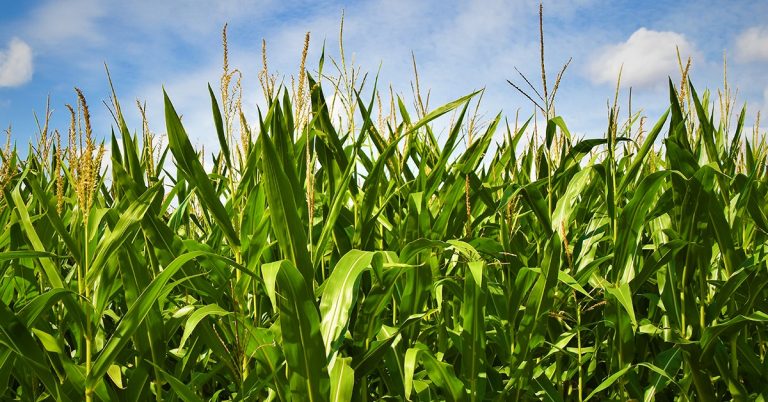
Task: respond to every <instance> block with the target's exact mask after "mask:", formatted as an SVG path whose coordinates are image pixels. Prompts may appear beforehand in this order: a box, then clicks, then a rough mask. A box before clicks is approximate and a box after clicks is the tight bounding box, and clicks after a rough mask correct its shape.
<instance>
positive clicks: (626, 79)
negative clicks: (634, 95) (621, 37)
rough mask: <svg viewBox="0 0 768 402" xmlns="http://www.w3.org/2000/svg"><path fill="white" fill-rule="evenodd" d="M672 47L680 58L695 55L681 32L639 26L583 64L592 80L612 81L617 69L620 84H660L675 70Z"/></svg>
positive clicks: (676, 68) (697, 54)
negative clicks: (627, 37)
mask: <svg viewBox="0 0 768 402" xmlns="http://www.w3.org/2000/svg"><path fill="white" fill-rule="evenodd" d="M676 47H677V48H679V49H680V56H681V57H682V58H683V61H685V59H687V58H688V56H692V57H693V58H694V59H697V58H698V56H699V53H698V51H697V50H696V49H695V47H694V45H693V43H691V42H690V41H688V39H686V37H685V36H684V35H682V34H679V33H677V32H670V31H653V30H650V29H646V28H640V29H638V30H637V31H635V32H634V33H633V34H632V35H631V36H630V37H629V39H627V40H626V41H625V42H621V43H617V44H614V45H610V46H607V47H605V48H603V49H602V50H601V51H600V52H598V54H597V56H596V57H595V58H594V59H593V60H592V62H591V63H589V65H588V67H587V72H588V74H589V79H590V80H591V81H592V82H594V83H615V82H616V79H617V78H618V76H619V70H621V71H622V72H621V83H622V85H624V86H634V87H643V86H657V85H663V84H665V82H666V80H665V79H666V78H667V77H668V76H675V75H677V74H679V71H680V69H679V66H678V61H677V50H676ZM622 65H623V69H622Z"/></svg>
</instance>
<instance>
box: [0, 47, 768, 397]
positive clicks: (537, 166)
mask: <svg viewBox="0 0 768 402" xmlns="http://www.w3.org/2000/svg"><path fill="white" fill-rule="evenodd" d="M225 68H226V67H225ZM321 69H322V62H321ZM233 76H234V74H232V73H226V72H225V80H223V82H222V94H221V95H220V96H219V97H218V100H217V96H216V95H215V94H214V92H213V91H210V98H211V103H212V112H213V120H214V121H215V126H216V129H217V135H218V138H219V143H220V148H221V151H220V152H217V153H215V154H214V155H213V159H212V161H205V160H204V157H205V155H203V154H202V153H199V152H198V151H197V150H196V149H195V148H194V147H193V145H192V143H191V142H190V140H189V138H188V136H187V134H186V133H185V130H184V128H183V125H182V121H181V119H180V117H179V115H178V114H177V112H176V110H175V109H174V107H173V105H172V103H171V100H170V99H169V98H168V97H166V98H165V118H166V122H165V124H166V129H167V130H166V131H167V147H165V146H163V145H162V144H161V143H159V142H158V139H157V138H155V137H153V135H152V134H151V133H149V132H148V129H147V126H146V125H145V127H144V129H141V132H142V136H141V138H139V136H138V135H136V134H132V132H131V131H130V129H129V127H127V125H126V123H125V120H124V117H123V113H122V111H121V109H120V106H119V105H118V103H117V98H116V97H114V99H113V107H112V109H114V113H115V120H116V131H117V132H116V133H114V134H113V135H112V137H111V145H110V146H109V147H108V150H107V151H104V149H105V148H103V147H100V146H99V144H98V143H97V141H96V140H95V139H94V137H93V134H92V128H91V126H90V118H89V114H88V108H87V105H86V103H85V98H84V97H83V96H82V94H80V93H78V95H79V97H78V102H77V104H78V107H75V108H71V109H70V110H71V111H72V125H71V127H70V130H69V144H64V145H62V144H61V140H60V136H58V135H52V134H49V133H48V128H47V127H45V128H44V129H43V131H42V132H41V134H42V138H41V140H40V141H39V144H38V145H37V146H35V147H30V151H29V152H28V153H27V156H25V157H20V156H19V153H17V152H16V151H15V150H13V149H11V148H9V147H7V148H6V152H4V153H3V165H2V166H3V168H2V172H1V173H2V177H1V178H2V196H1V197H0V227H2V231H1V232H0V397H1V398H2V399H4V400H9V399H17V400H25V401H35V400H61V401H67V400H70V401H77V400H82V399H84V398H87V399H97V400H125V401H146V400H151V399H156V400H167V401H174V400H186V401H200V400H214V401H215V400H266V399H272V400H291V399H292V400H296V401H324V400H329V399H330V400H334V401H337V400H338V401H341V400H347V401H349V400H354V401H377V400H433V399H437V400H449V401H454V400H471V401H474V400H538V399H548V400H587V399H620V400H627V399H644V400H649V399H654V398H658V399H660V400H673V399H674V400H722V399H728V398H734V399H747V398H752V397H758V396H759V397H762V396H761V395H764V394H765V393H766V392H768V383H766V381H765V379H766V378H767V377H768V366H767V365H768V361H766V346H768V343H767V342H766V336H767V335H768V333H766V329H768V328H767V326H766V323H767V322H768V314H766V311H767V309H768V302H767V300H766V299H767V296H768V290H767V289H766V284H768V271H767V269H768V264H767V263H766V258H768V247H766V245H767V243H766V239H768V237H767V235H768V219H767V218H766V214H768V203H767V202H766V191H768V178H767V176H766V164H765V163H766V154H767V151H768V148H767V147H766V143H765V141H764V139H763V137H760V136H757V135H756V136H754V138H753V139H751V140H747V139H746V138H747V137H749V136H748V135H747V134H748V133H746V132H745V131H746V130H747V129H746V128H745V127H744V113H743V112H742V113H741V115H740V116H738V117H737V119H736V122H735V124H731V123H729V122H728V118H729V116H730V112H729V110H728V108H727V107H726V108H725V110H724V111H725V113H723V108H720V110H719V112H718V116H722V118H721V119H719V120H720V122H718V121H716V120H715V117H714V116H715V111H714V109H715V108H714V107H713V106H712V102H711V101H710V100H709V96H708V95H706V94H705V95H704V96H702V97H699V96H698V94H697V93H696V92H695V91H694V89H693V87H692V86H690V85H687V84H685V85H684V86H683V87H682V88H683V89H685V91H684V92H685V93H682V94H681V93H679V92H680V91H678V90H676V88H675V87H674V86H673V85H672V83H670V98H669V102H670V107H669V109H668V111H667V112H666V113H664V115H663V116H661V117H660V118H658V122H657V123H656V124H655V125H654V126H653V128H652V129H651V130H649V131H647V132H645V130H644V129H643V128H642V123H640V122H639V120H640V119H639V115H637V114H635V115H632V116H631V117H630V119H629V120H628V121H627V122H626V123H623V122H620V121H619V119H618V118H617V116H618V115H619V113H618V108H617V107H614V108H613V109H612V112H611V113H610V118H609V123H608V129H607V130H606V134H605V136H604V137H602V138H597V139H582V140H579V139H577V138H574V137H572V136H571V134H570V133H569V131H568V129H567V127H566V124H565V123H564V120H563V119H561V118H560V117H555V116H553V115H551V114H550V113H547V119H546V129H545V130H542V132H543V133H544V134H545V135H543V136H541V137H539V136H538V135H536V133H535V132H533V130H532V129H533V126H534V123H533V119H531V120H529V121H528V122H527V123H525V124H520V125H519V126H518V125H517V123H515V124H509V123H508V122H506V121H505V120H503V119H502V117H501V116H496V117H495V118H493V119H492V120H491V121H489V122H487V123H486V124H481V122H480V121H479V120H478V119H476V118H475V117H473V116H472V113H471V110H472V109H471V108H470V106H471V104H472V103H473V102H475V101H476V100H477V94H472V95H470V96H467V97H464V98H461V99H458V100H457V101H455V102H452V103H450V104H447V105H445V106H443V107H440V108H437V109H434V110H432V111H428V110H427V109H426V108H425V107H423V106H421V107H419V105H420V102H417V108H416V113H412V114H413V115H411V114H409V112H408V108H407V107H406V105H405V104H404V103H403V101H402V100H401V99H400V98H398V97H395V98H394V99H392V103H393V106H394V105H396V106H395V107H393V108H392V114H391V115H390V116H384V117H382V115H381V111H379V114H378V116H377V114H376V113H373V112H372V110H373V109H375V108H376V107H375V104H376V102H375V100H376V95H373V96H370V97H368V96H365V97H364V96H362V95H359V93H361V92H358V91H360V88H354V87H353V91H348V93H347V94H346V95H347V96H346V97H344V98H343V99H345V100H346V102H345V103H344V106H345V108H344V110H346V111H348V112H349V114H348V115H347V116H346V119H344V118H341V119H338V118H337V117H338V116H337V115H336V114H335V113H331V112H329V110H334V109H335V108H332V107H329V103H330V102H329V103H326V100H327V99H328V98H327V97H326V95H324V93H323V86H322V85H319V84H318V83H317V82H316V81H315V80H314V79H313V76H310V75H306V76H303V74H300V76H299V77H300V78H299V88H300V89H299V90H298V91H294V92H295V93H298V94H299V95H297V96H291V95H290V93H291V91H289V90H287V89H281V88H279V87H278V88H275V87H274V81H271V84H270V78H269V77H266V78H265V80H264V81H263V82H265V83H266V85H265V89H266V90H265V92H266V93H267V95H268V97H267V99H268V109H265V110H262V111H261V113H260V114H259V117H258V121H256V122H255V124H248V123H247V122H246V121H245V118H244V117H243V115H242V113H241V112H240V109H241V107H240V106H239V102H238V101H237V100H236V99H237V97H236V96H233V95H232V94H233V93H237V91H234V92H233V91H232V88H233V86H232V85H230V84H231V82H230V79H231V78H232V77H233ZM317 76H319V75H315V77H317ZM227 77H228V78H229V79H227ZM339 82H341V80H339ZM684 82H685V80H684ZM305 83H306V84H305ZM303 85H307V89H306V93H307V94H308V96H303V93H304V92H303V91H304V89H303V88H302V86H303ZM235 88H239V86H235ZM334 92H337V93H338V92H339V91H338V88H336V91H334ZM366 93H372V94H376V93H377V91H376V90H375V89H373V90H368V91H367V92H366ZM335 96H336V95H334V97H335ZM339 96H344V93H343V91H341V95H339ZM380 102H381V101H380V100H379V110H381V106H380ZM220 105H221V106H220ZM142 111H143V109H142ZM342 115H343V114H342ZM451 115H452V116H453V117H452V119H451V121H450V123H447V122H446V120H447V117H449V116H451ZM441 116H444V117H442V118H441V119H439V120H436V119H438V118H440V117H441ZM436 122H440V123H439V124H438V123H436ZM437 126H441V127H447V128H446V129H445V131H444V132H443V135H442V136H439V135H436V134H435V132H434V131H433V128H435V127H437ZM237 127H239V128H240V135H239V136H237V135H235V133H234V132H235V131H236V128H237ZM749 134H751V133H749ZM236 137H239V138H236ZM57 139H58V140H57ZM464 139H466V141H464ZM102 155H103V157H104V158H108V159H110V163H109V164H106V165H104V166H106V167H102V164H101V158H102Z"/></svg>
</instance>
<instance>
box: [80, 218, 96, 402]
mask: <svg viewBox="0 0 768 402" xmlns="http://www.w3.org/2000/svg"><path fill="white" fill-rule="evenodd" d="M83 214H84V216H85V214H86V212H85V211H83ZM84 223H85V225H84V227H85V254H84V255H83V265H84V266H83V275H82V277H81V278H80V279H81V281H82V283H81V289H82V291H81V294H83V295H84V297H85V303H86V304H90V303H91V301H90V300H91V299H90V291H89V289H88V284H87V283H86V282H85V278H87V277H88V265H89V264H88V261H89V258H88V256H89V248H90V247H88V243H89V241H88V240H89V238H90V237H89V232H90V231H89V230H88V219H87V218H85V220H84ZM91 309H92V306H86V309H85V378H89V377H90V375H91V366H92V361H91V360H92V356H91V355H92V353H93V351H92V349H91V348H92V345H91V342H92V339H93V333H92V328H91V319H92V317H91ZM85 401H86V402H91V401H93V389H92V388H91V387H89V386H87V385H86V387H85Z"/></svg>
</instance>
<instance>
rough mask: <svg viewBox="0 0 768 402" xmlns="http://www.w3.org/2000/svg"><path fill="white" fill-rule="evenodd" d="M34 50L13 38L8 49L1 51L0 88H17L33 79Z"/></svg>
mask: <svg viewBox="0 0 768 402" xmlns="http://www.w3.org/2000/svg"><path fill="white" fill-rule="evenodd" d="M33 70H34V67H33V65H32V48H31V47H29V45H27V44H26V43H25V42H24V41H22V40H21V39H18V38H13V39H11V41H10V42H9V43H8V48H7V49H4V50H0V87H17V86H19V85H23V84H25V83H27V82H29V80H30V79H32V72H33Z"/></svg>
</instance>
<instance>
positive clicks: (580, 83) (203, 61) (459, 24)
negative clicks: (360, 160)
mask: <svg viewBox="0 0 768 402" xmlns="http://www.w3.org/2000/svg"><path fill="white" fill-rule="evenodd" d="M2 7H3V12H2V14H0V127H7V125H8V124H12V125H13V133H14V140H15V141H16V142H17V143H18V145H19V147H20V148H24V147H25V146H26V142H27V141H28V140H29V139H30V138H33V137H34V135H35V131H36V126H35V123H34V118H33V111H36V112H37V114H38V116H41V117H42V115H43V114H44V112H45V100H46V97H47V96H48V95H49V94H50V96H51V105H52V109H53V127H55V128H59V129H60V130H61V131H66V128H67V122H68V117H67V112H66V109H65V108H64V105H65V104H66V103H72V104H74V103H75V93H74V91H73V87H74V86H77V87H80V88H81V89H83V91H84V93H85V95H86V97H87V98H88V101H89V104H90V105H91V113H92V114H93V116H94V119H95V122H94V123H95V124H94V126H95V131H96V134H98V135H102V136H106V135H108V134H109V133H110V127H111V118H110V117H109V114H108V112H107V110H106V108H105V107H104V106H103V104H102V101H103V100H108V99H109V88H108V85H107V80H106V75H105V73H104V67H103V63H104V62H106V63H108V64H109V67H110V70H111V73H112V78H113V80H114V82H115V85H116V87H117V91H118V95H119V98H120V100H121V103H122V104H123V109H124V112H125V113H126V115H127V117H128V118H129V124H130V125H131V127H133V128H135V129H137V130H138V129H140V125H139V124H138V121H139V120H138V119H139V117H138V116H139V113H138V111H137V110H136V108H135V107H132V106H133V105H134V104H135V100H136V99H139V100H141V101H146V102H147V104H148V114H149V118H150V127H151V129H152V130H153V131H156V132H159V133H162V132H163V131H164V120H163V118H162V87H163V86H165V88H166V90H167V91H168V93H169V95H170V96H171V99H172V100H173V101H174V104H175V105H176V108H177V109H178V110H179V112H180V113H182V114H183V115H184V116H185V118H184V121H185V126H186V127H187V131H189V132H190V134H191V135H192V136H193V138H195V141H197V143H198V144H202V145H206V144H211V145H212V146H213V144H215V143H216V140H215V135H214V133H213V130H212V121H211V114H210V104H209V101H208V95H207V89H206V85H207V83H208V82H210V83H211V84H213V85H214V86H215V85H217V83H218V80H219V76H220V73H221V37H220V35H221V28H222V26H223V24H224V23H225V22H228V23H229V45H230V46H229V48H230V64H231V65H232V66H234V67H237V68H239V69H240V70H242V71H243V74H244V77H243V86H244V92H245V104H246V108H247V111H246V113H247V114H248V115H250V116H255V115H256V113H257V112H256V106H257V105H258V104H259V102H260V101H259V99H261V96H262V95H261V90H260V86H259V83H258V78H257V77H258V71H259V70H260V68H261V55H260V53H261V40H262V39H265V40H266V41H267V46H268V54H269V61H270V69H271V70H272V71H278V72H279V73H280V74H281V75H283V76H285V77H286V80H287V81H288V82H290V78H288V77H290V75H292V74H293V75H295V74H296V72H297V69H298V62H299V57H300V53H301V47H302V42H303V37H304V33H305V32H307V31H310V32H311V35H312V41H311V45H310V54H309V62H308V66H309V67H310V70H315V69H316V66H317V60H318V57H319V54H320V50H321V48H322V43H323V41H325V42H326V52H327V54H328V55H329V56H333V57H337V54H338V28H339V19H340V15H341V12H342V10H344V12H345V32H344V38H345V40H344V47H345V50H346V53H347V57H348V58H349V59H352V58H354V60H355V63H356V64H357V65H358V66H360V67H361V68H362V70H363V71H367V72H371V73H374V74H375V73H376V72H377V71H379V67H380V68H381V70H380V82H382V83H384V84H390V83H391V84H392V85H393V87H394V90H395V91H396V92H399V93H402V94H403V95H404V97H405V98H406V99H409V98H410V94H411V89H410V82H411V81H412V79H413V72H412V65H411V52H413V54H415V57H416V60H417V62H418V65H419V73H420V81H421V85H422V87H424V88H430V89H431V101H430V105H431V106H433V107H434V106H438V105H439V104H442V103H445V102H448V101H450V100H452V99H455V98H457V97H459V96H462V95H465V94H467V93H469V92H471V91H472V90H474V89H479V88H483V87H484V88H486V94H485V97H484V102H483V107H482V110H483V111H484V112H485V113H486V117H488V118H490V117H492V116H493V115H495V114H496V113H497V112H498V111H503V112H504V114H505V115H507V116H510V117H511V118H513V117H514V113H515V111H516V110H517V109H518V108H519V109H520V110H521V114H522V115H530V114H531V113H532V107H531V105H530V103H529V102H528V101H527V100H526V99H525V98H524V97H522V96H521V95H519V94H518V93H517V92H516V91H515V90H514V89H513V88H511V87H510V86H509V85H508V84H507V83H506V80H507V79H511V80H513V81H515V82H518V83H520V82H521V80H520V79H519V77H518V76H517V75H516V73H515V71H514V67H517V68H518V69H520V70H521V71H522V72H523V73H525V74H526V75H528V76H529V77H530V78H531V79H532V80H534V82H538V79H537V78H538V77H539V70H538V69H539V61H538V25H537V24H538V17H537V10H538V2H536V1H521V0H512V1H494V0H488V1H459V0H447V1H445V0H444V1H431V0H430V1H386V0H366V1H355V2H353V1H328V0H321V1H270V0H265V1H246V0H233V1H224V0H222V1H202V0H187V1H182V0H165V1H158V0H154V1H145V0H136V1H116V0H41V1H8V0H4V1H3V2H2ZM544 7H545V21H544V25H545V36H546V56H547V67H548V69H549V71H548V72H549V73H550V75H551V76H552V78H550V79H551V80H553V78H554V75H555V73H556V72H557V70H558V69H559V67H560V66H562V64H563V63H564V62H565V61H566V60H567V59H568V58H569V57H573V62H572V63H571V65H570V67H569V69H568V71H567V73H566V75H565V78H564V80H563V82H562V84H561V87H560V91H559V92H558V100H557V112H558V114H560V115H562V116H564V117H565V120H566V122H567V123H568V124H569V127H570V128H571V131H573V132H576V133H579V134H581V135H585V136H588V137H595V136H600V135H602V133H603V130H604V128H605V126H606V120H607V113H606V110H607V106H606V102H607V101H608V99H609V98H611V99H612V97H613V90H614V86H615V79H616V75H617V72H618V69H619V66H621V65H622V64H623V65H624V72H623V79H622V81H623V84H624V85H623V88H624V90H623V92H622V96H623V98H622V99H623V100H622V102H626V93H627V91H626V89H627V88H628V87H629V86H632V87H633V109H635V110H638V109H641V108H642V109H643V110H644V111H645V113H646V114H647V115H648V116H649V118H650V120H652V121H655V120H656V118H657V117H658V115H659V114H660V113H661V112H662V111H663V107H664V103H665V100H666V98H667V94H666V82H667V81H666V77H667V76H672V78H673V80H675V81H679V71H678V67H677V60H676V56H675V50H674V49H675V46H678V47H679V48H680V50H681V52H682V53H683V56H684V57H685V56H687V55H690V56H692V57H693V65H692V69H691V74H692V80H693V82H694V84H696V86H697V88H699V91H700V92H701V91H703V89H704V88H705V87H708V88H710V89H712V90H716V89H717V88H720V86H721V85H722V55H723V52H724V51H726V52H727V54H728V72H729V81H730V83H731V85H732V86H733V87H738V88H739V93H738V102H739V103H741V102H747V103H748V106H749V109H748V110H749V114H748V116H749V117H748V119H747V122H748V125H749V124H752V123H751V122H752V121H753V120H754V115H755V112H756V110H757V109H763V110H766V109H768V75H767V74H765V71H766V67H768V22H766V20H765V18H764V17H765V16H768V2H764V1H739V0H734V1H724V0H703V1H678V2H661V1H659V2H655V1H623V0H619V1H601V0H545V2H544ZM550 85H551V82H550ZM625 110H626V108H625Z"/></svg>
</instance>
